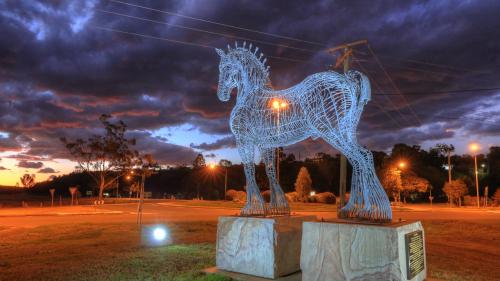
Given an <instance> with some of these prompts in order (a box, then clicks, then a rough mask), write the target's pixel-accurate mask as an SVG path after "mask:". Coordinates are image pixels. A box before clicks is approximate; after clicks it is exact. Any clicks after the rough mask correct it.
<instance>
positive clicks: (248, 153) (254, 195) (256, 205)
mask: <svg viewBox="0 0 500 281" xmlns="http://www.w3.org/2000/svg"><path fill="white" fill-rule="evenodd" d="M238 151H239V154H240V156H241V159H242V162H243V168H244V170H245V178H246V191H247V202H246V204H245V206H244V207H243V208H242V209H241V215H242V216H264V215H265V204H264V199H263V198H262V195H261V194H260V191H259V186H258V185H257V182H256V181H255V163H254V147H253V146H252V145H243V144H238Z"/></svg>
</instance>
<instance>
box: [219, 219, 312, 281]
mask: <svg viewBox="0 0 500 281" xmlns="http://www.w3.org/2000/svg"><path fill="white" fill-rule="evenodd" d="M315 219H316V217H315V216H284V217H270V218H256V217H236V216H228V217H225V216H224V217H219V223H218V225H217V250H216V263H217V268H218V269H221V270H227V271H232V272H238V273H244V274H249V275H254V276H259V277H265V278H272V279H274V278H277V277H279V276H284V275H287V274H291V273H294V272H296V271H299V270H300V249H301V246H300V243H301V236H302V224H303V222H304V221H312V220H315Z"/></svg>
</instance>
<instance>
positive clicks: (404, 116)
mask: <svg viewBox="0 0 500 281" xmlns="http://www.w3.org/2000/svg"><path fill="white" fill-rule="evenodd" d="M351 56H352V57H353V58H354V54H351ZM355 62H356V63H357V64H358V66H359V67H360V68H361V70H363V71H364V72H365V74H366V76H368V79H370V81H372V82H373V85H374V86H375V87H376V88H377V89H378V90H379V91H380V92H383V91H382V88H381V87H380V85H379V84H378V83H377V81H376V80H375V79H373V78H372V77H370V73H369V72H368V71H367V70H366V68H365V67H364V66H363V65H362V64H361V63H360V62H359V61H357V60H355ZM388 100H389V102H390V104H391V105H392V107H394V109H395V110H396V111H397V112H398V113H399V116H401V118H402V119H404V120H405V122H407V123H408V124H411V123H412V122H409V121H408V119H406V115H404V114H403V113H401V111H400V110H399V108H398V107H397V106H396V105H395V104H394V102H393V100H391V99H388ZM373 101H374V102H375V99H373ZM375 103H376V102H375ZM376 105H377V106H378V107H379V108H380V109H382V111H384V113H386V115H390V114H389V112H385V110H384V109H383V108H382V107H381V106H379V105H378V103H376ZM390 117H391V119H393V120H396V119H394V118H393V117H392V115H391V116H390ZM396 122H397V121H396ZM397 123H398V126H399V127H400V128H402V126H401V125H400V124H399V122H397Z"/></svg>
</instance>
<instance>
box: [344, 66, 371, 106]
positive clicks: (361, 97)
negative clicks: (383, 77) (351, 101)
mask: <svg viewBox="0 0 500 281" xmlns="http://www.w3.org/2000/svg"><path fill="white" fill-rule="evenodd" d="M347 76H348V77H349V78H351V79H352V80H353V81H354V82H355V83H356V84H357V88H358V89H359V93H358V105H366V104H367V103H368V102H369V101H370V100H371V99H372V95H371V87H370V80H369V79H368V77H366V75H364V74H363V73H361V72H359V71H356V70H350V71H349V72H347Z"/></svg>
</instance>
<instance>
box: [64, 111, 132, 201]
mask: <svg viewBox="0 0 500 281" xmlns="http://www.w3.org/2000/svg"><path fill="white" fill-rule="evenodd" d="M111 118H112V117H111V115H106V114H103V115H101V117H100V118H99V121H100V122H101V123H102V125H103V126H104V129H105V132H104V134H103V135H97V134H96V135H92V136H91V137H89V138H88V139H76V140H73V141H70V140H67V139H66V138H61V141H62V142H63V143H64V145H65V146H66V148H67V149H68V151H69V153H70V154H71V155H72V156H73V158H74V159H75V160H76V162H77V163H78V167H79V170H80V171H82V172H85V173H87V174H89V175H90V176H91V177H92V179H93V181H94V182H95V184H96V185H97V187H98V188H99V200H102V198H103V192H104V190H105V189H107V188H111V187H112V186H113V183H114V182H115V181H116V180H117V179H118V178H119V177H121V176H123V175H124V174H125V173H127V171H128V170H129V169H130V167H132V166H133V165H134V164H135V162H136V161H137V157H138V152H137V151H135V150H133V149H131V146H133V145H135V143H136V141H135V139H127V138H126V137H125V133H126V131H127V126H126V125H125V123H124V122H123V121H121V120H119V121H116V122H112V121H111Z"/></svg>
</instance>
